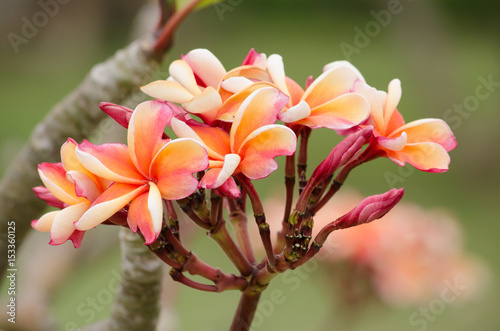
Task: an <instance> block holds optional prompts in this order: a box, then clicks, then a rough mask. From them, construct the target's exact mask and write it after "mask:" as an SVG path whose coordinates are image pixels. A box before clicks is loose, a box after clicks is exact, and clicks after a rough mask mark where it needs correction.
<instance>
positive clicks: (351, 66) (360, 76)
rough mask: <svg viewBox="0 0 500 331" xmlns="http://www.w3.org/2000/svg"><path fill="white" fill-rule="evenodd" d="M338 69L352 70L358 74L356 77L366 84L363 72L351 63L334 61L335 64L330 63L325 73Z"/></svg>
mask: <svg viewBox="0 0 500 331" xmlns="http://www.w3.org/2000/svg"><path fill="white" fill-rule="evenodd" d="M337 67H347V68H349V69H350V70H352V71H353V72H354V73H355V74H356V76H358V78H359V79H360V80H361V81H363V82H365V78H364V77H363V75H362V74H361V72H360V71H359V70H358V68H356V67H355V66H353V65H352V64H351V63H350V62H349V61H345V60H341V61H334V62H330V63H328V64H326V65H325V66H324V67H323V72H325V71H328V70H331V69H333V68H337Z"/></svg>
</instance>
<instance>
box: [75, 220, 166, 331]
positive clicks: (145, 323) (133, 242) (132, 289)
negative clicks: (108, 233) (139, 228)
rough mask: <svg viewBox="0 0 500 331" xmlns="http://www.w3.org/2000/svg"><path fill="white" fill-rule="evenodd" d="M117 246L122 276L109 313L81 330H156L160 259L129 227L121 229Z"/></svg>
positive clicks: (160, 272) (160, 274)
mask: <svg viewBox="0 0 500 331" xmlns="http://www.w3.org/2000/svg"><path fill="white" fill-rule="evenodd" d="M120 246H121V250H122V254H121V255H122V279H121V281H120V288H119V290H118V293H117V294H116V297H115V301H114V303H113V306H112V308H111V317H110V318H109V319H107V320H105V321H101V322H99V323H97V324H93V325H89V326H87V327H85V328H82V330H83V331H91V330H92V331H115V330H116V331H118V330H119V331H136V330H156V323H157V321H158V315H159V313H160V305H159V302H160V301H159V300H160V293H161V278H162V265H163V263H162V262H161V261H160V260H159V259H158V258H157V257H156V256H155V255H153V254H152V253H151V252H150V251H149V249H148V247H147V246H146V245H144V241H143V240H142V239H141V238H140V237H139V236H138V235H136V234H134V233H133V232H131V231H130V230H128V229H125V228H122V229H121V230H120Z"/></svg>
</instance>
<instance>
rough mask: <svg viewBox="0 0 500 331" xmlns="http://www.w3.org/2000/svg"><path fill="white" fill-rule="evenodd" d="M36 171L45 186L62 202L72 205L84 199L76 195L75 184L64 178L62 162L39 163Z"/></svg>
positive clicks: (64, 171)
mask: <svg viewBox="0 0 500 331" xmlns="http://www.w3.org/2000/svg"><path fill="white" fill-rule="evenodd" d="M38 173H39V175H40V178H41V179H42V182H43V184H44V185H45V187H46V188H47V189H48V190H49V191H50V192H51V193H52V194H53V195H54V196H55V197H56V198H57V199H59V200H61V201H62V202H65V203H67V204H69V205H74V204H77V203H80V202H83V201H85V199H84V198H80V197H78V196H77V195H76V193H75V185H73V184H72V183H71V182H70V181H68V179H67V178H66V170H64V168H63V165H62V163H48V162H44V163H41V164H39V165H38Z"/></svg>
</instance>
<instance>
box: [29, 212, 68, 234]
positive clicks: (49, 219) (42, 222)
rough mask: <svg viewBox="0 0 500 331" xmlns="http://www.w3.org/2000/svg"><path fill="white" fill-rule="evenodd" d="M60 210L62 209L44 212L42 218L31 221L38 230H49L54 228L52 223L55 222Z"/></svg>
mask: <svg viewBox="0 0 500 331" xmlns="http://www.w3.org/2000/svg"><path fill="white" fill-rule="evenodd" d="M60 212H61V211H60V210H56V211H51V212H48V213H46V214H44V215H43V216H42V217H40V219H37V220H33V221H31V227H32V228H33V229H35V230H38V231H42V232H49V231H50V229H51V228H52V223H54V218H55V217H56V215H57V214H58V213H60Z"/></svg>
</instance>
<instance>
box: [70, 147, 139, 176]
mask: <svg viewBox="0 0 500 331" xmlns="http://www.w3.org/2000/svg"><path fill="white" fill-rule="evenodd" d="M76 156H77V157H78V160H80V162H81V163H82V164H83V165H84V167H85V168H87V169H89V170H90V171H91V172H92V173H93V174H95V175H97V176H99V177H103V178H106V179H109V180H111V181H114V182H120V183H129V184H138V185H140V184H143V183H144V182H145V179H144V177H143V176H142V175H141V174H140V173H139V172H138V171H137V169H136V167H135V165H134V163H133V162H132V160H131V159H130V155H129V152H128V147H127V146H125V145H122V144H103V145H94V144H92V143H91V142H89V141H86V140H84V141H83V142H82V143H81V144H80V145H78V147H77V149H76Z"/></svg>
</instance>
